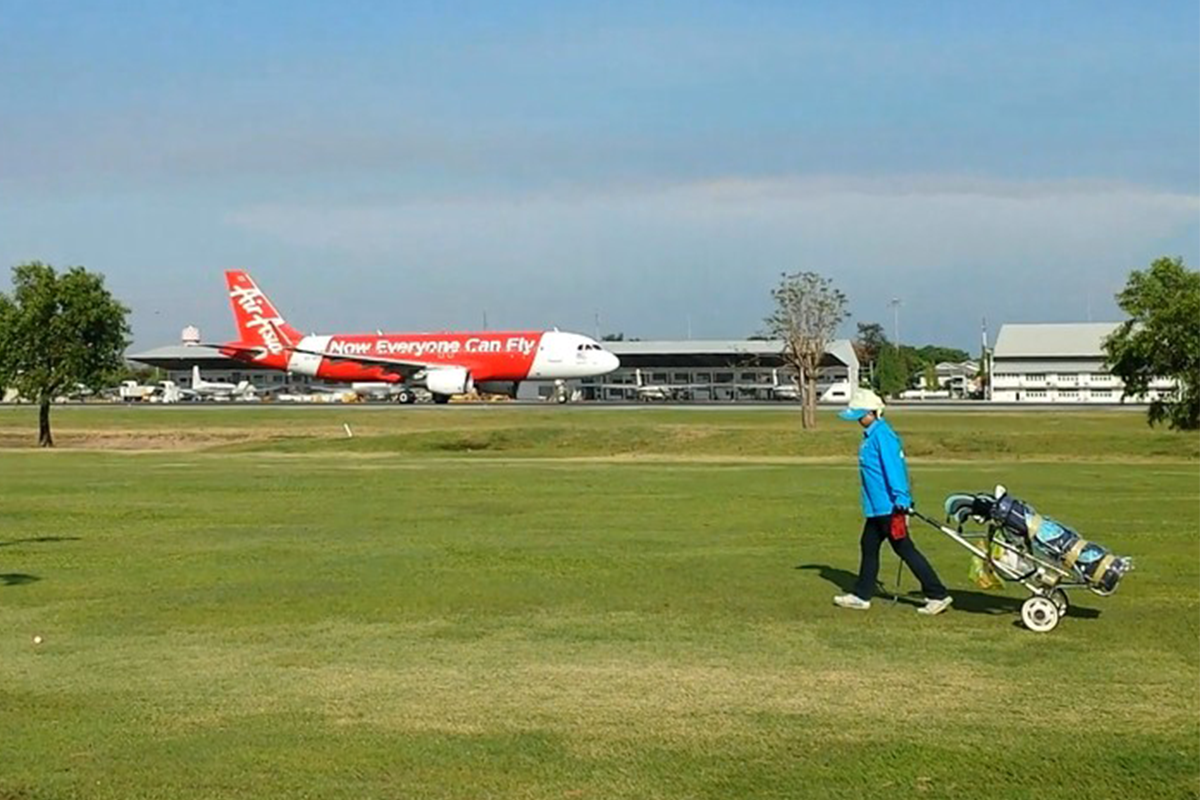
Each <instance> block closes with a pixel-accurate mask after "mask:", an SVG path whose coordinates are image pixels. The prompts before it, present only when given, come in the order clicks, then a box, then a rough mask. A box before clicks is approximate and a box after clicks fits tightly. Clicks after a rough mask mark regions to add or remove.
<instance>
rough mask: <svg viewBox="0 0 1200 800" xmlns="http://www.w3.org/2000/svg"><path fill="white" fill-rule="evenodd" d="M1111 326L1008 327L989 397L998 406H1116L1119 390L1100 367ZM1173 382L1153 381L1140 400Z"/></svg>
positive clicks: (1118, 382)
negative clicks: (1048, 404)
mask: <svg viewBox="0 0 1200 800" xmlns="http://www.w3.org/2000/svg"><path fill="white" fill-rule="evenodd" d="M1119 324H1120V323H1117V322H1075V323H1046V324H1008V325H1004V326H1003V327H1001V328H1000V335H999V336H998V337H997V338H996V347H995V349H994V350H993V353H992V363H991V381H992V389H991V399H992V400H993V401H994V402H999V403H1120V402H1122V396H1123V394H1124V390H1125V386H1124V384H1123V383H1122V382H1121V380H1120V379H1119V378H1117V377H1116V376H1114V375H1112V374H1110V373H1109V372H1108V370H1107V369H1106V367H1105V353H1104V339H1105V338H1106V337H1107V336H1108V335H1109V334H1111V333H1112V332H1113V331H1115V330H1116V329H1117V327H1118V325H1119ZM1174 387H1175V384H1174V383H1173V382H1172V381H1170V380H1165V379H1164V380H1157V381H1155V382H1154V383H1152V384H1151V393H1150V396H1149V397H1147V398H1139V399H1132V398H1131V401H1132V402H1146V401H1148V400H1153V399H1156V398H1157V397H1159V396H1162V395H1165V394H1168V393H1170V392H1171V391H1172V390H1173V389H1174Z"/></svg>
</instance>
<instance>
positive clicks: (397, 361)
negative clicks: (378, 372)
mask: <svg viewBox="0 0 1200 800" xmlns="http://www.w3.org/2000/svg"><path fill="white" fill-rule="evenodd" d="M286 349H287V350H289V351H291V352H293V353H300V354H301V355H307V356H318V357H320V358H323V359H327V360H329V361H332V362H335V363H340V364H362V365H363V366H367V367H386V368H387V369H389V370H391V371H392V372H395V373H398V374H400V375H402V376H404V377H405V378H408V377H409V376H411V375H415V374H416V373H418V372H420V371H421V370H426V369H429V368H430V367H432V368H434V369H437V365H433V364H426V363H424V362H421V361H409V360H407V359H403V358H386V357H384V356H364V355H357V354H356V355H343V354H341V353H328V352H324V351H320V350H307V349H304V348H301V347H294V346H288V347H287V348H286Z"/></svg>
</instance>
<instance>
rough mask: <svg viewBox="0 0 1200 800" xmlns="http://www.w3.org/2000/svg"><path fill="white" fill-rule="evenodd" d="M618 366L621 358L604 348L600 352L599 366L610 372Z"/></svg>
mask: <svg viewBox="0 0 1200 800" xmlns="http://www.w3.org/2000/svg"><path fill="white" fill-rule="evenodd" d="M619 366H621V359H619V358H617V357H616V356H615V355H613V354H612V353H610V352H608V351H607V350H605V351H604V352H603V353H601V354H600V367H601V369H603V370H604V371H605V372H612V371H613V370H614V369H616V368H617V367H619Z"/></svg>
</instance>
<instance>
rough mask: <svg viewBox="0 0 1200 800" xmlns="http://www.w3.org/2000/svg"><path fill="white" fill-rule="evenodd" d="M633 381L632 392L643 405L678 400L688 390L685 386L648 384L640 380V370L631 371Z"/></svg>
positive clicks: (642, 379)
mask: <svg viewBox="0 0 1200 800" xmlns="http://www.w3.org/2000/svg"><path fill="white" fill-rule="evenodd" d="M633 379H634V381H635V385H634V391H635V392H636V393H637V399H638V400H641V401H642V402H645V403H649V402H655V401H658V402H669V401H671V400H678V399H679V398H680V396H682V395H683V394H684V393H685V392H686V391H687V390H688V389H689V388H690V387H689V386H686V385H680V386H670V385H668V384H648V383H646V382H645V379H644V378H642V370H641V369H640V368H638V369H635V370H634V371H633Z"/></svg>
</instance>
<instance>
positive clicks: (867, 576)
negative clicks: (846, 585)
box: [853, 516, 947, 600]
mask: <svg viewBox="0 0 1200 800" xmlns="http://www.w3.org/2000/svg"><path fill="white" fill-rule="evenodd" d="M891 524H892V518H891V517H890V516H888V517H868V518H867V522H866V524H865V525H863V532H862V540H861V541H860V542H859V544H860V546H861V547H862V563H861V564H859V567H858V582H857V583H855V584H854V590H853V591H854V594H856V595H858V596H859V597H861V598H862V599H863V600H870V599H871V595H873V594H875V581H876V579H877V578H878V577H879V546H880V545H882V544H883V542H884V540H885V539H886V540H887V541H888V542H890V543H891V545H892V550H894V551H896V555H898V556H900V560H901V561H903V562H904V563H905V565H906V566H907V567H908V568H909V569H910V570H912V574H913V575H916V576H917V580H919V581H920V582H921V592H922V593H923V594H924V595H925V597H926V598H928V599H929V600H941V599H942V598H943V597H945V596H946V595H947V592H946V587H945V586H943V585H942V582H941V581H940V580H938V576H937V573H936V572H934V571H933V567H931V566H930V565H929V562H928V561H927V560H926V559H925V556H923V555H921V551H920V550H918V549H917V546H916V545H915V544H913V540H912V533H911V532H909V534H908V535H907V536H905V537H904V538H903V539H893V538H892V537H891V536H890V535H888V534H889V531H890V529H891Z"/></svg>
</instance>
